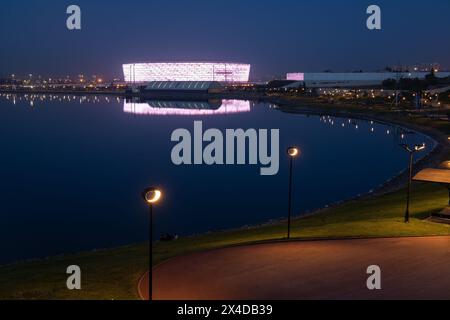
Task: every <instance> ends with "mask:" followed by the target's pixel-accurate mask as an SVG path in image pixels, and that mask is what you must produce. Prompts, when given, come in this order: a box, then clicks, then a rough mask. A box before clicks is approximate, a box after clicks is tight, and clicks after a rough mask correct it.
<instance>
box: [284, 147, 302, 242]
mask: <svg viewBox="0 0 450 320" xmlns="http://www.w3.org/2000/svg"><path fill="white" fill-rule="evenodd" d="M287 154H288V156H289V205H288V229H287V238H288V239H290V238H291V211H292V162H293V160H294V158H295V157H297V156H298V155H299V154H300V149H298V148H297V147H289V148H288V149H287Z"/></svg>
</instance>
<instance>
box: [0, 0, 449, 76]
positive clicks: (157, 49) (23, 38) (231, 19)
mask: <svg viewBox="0 0 450 320" xmlns="http://www.w3.org/2000/svg"><path fill="white" fill-rule="evenodd" d="M70 4H77V5H79V6H80V7H81V11H82V30H80V31H69V30H68V29H67V28H66V18H67V14H66V8H67V6H68V5H70ZM371 4H377V5H379V6H380V7H381V9H382V30H381V31H369V30H368V29H367V28H366V19H367V17H368V15H367V14H366V13H365V11H366V8H367V7H368V6H369V5H371ZM449 13H450V1H448V0H430V1H392V0H390V1H387V0H376V1H365V0H359V1H358V0H345V1H332V0H319V1H317V0H315V1H300V0H284V1H274V0H258V1H253V0H226V1H222V0H214V1H213V0H192V1H181V0H173V1H170V0H152V1H149V0H146V1H144V0H128V1H120V2H119V1H106V0H95V1H92V0H89V1H88V0H75V1H61V0H40V1H36V0H33V1H31V0H27V1H25V0H15V1H8V2H2V4H1V6H0V40H1V41H0V76H7V75H10V74H12V73H15V74H17V75H24V74H28V73H33V74H41V75H43V76H65V75H77V74H79V73H84V74H86V75H92V74H102V75H103V76H107V77H111V76H120V77H121V76H122V72H121V64H122V63H128V62H142V61H149V62H150V61H201V60H212V61H236V62H245V63H250V64H252V76H253V77H264V76H268V75H283V74H285V73H286V72H292V71H323V70H325V69H331V70H333V71H354V70H360V69H363V70H366V71H373V70H378V69H382V68H384V67H385V66H387V65H395V64H398V63H400V64H403V65H408V64H415V63H426V62H439V63H441V64H442V66H443V67H446V68H450V41H448V40H449V33H448V32H449V30H450V19H449Z"/></svg>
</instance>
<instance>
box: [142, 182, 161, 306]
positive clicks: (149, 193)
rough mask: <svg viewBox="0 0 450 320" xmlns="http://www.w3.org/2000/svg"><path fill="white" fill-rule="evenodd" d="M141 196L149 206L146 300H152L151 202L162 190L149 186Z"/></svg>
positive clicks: (158, 196)
mask: <svg viewBox="0 0 450 320" xmlns="http://www.w3.org/2000/svg"><path fill="white" fill-rule="evenodd" d="M142 197H143V198H144V200H145V202H146V203H147V204H148V207H149V214H150V216H149V225H148V226H149V228H148V232H149V245H148V255H149V271H148V300H150V301H152V292H153V290H152V280H153V270H152V266H153V204H155V203H157V202H158V201H159V200H160V199H161V197H162V192H161V190H159V189H158V188H155V187H149V188H146V189H145V190H144V191H143V192H142Z"/></svg>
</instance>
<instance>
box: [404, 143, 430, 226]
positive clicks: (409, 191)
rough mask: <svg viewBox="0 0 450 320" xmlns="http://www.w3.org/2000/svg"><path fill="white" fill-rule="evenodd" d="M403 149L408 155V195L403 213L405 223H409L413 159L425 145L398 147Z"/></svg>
mask: <svg viewBox="0 0 450 320" xmlns="http://www.w3.org/2000/svg"><path fill="white" fill-rule="evenodd" d="M400 146H401V147H402V148H403V149H405V150H406V151H407V152H408V153H409V179H408V191H407V192H408V193H407V196H406V211H405V223H408V222H409V198H410V194H411V181H412V167H413V158H414V154H415V153H416V152H419V151H422V150H423V149H425V143H423V144H416V145H415V146H414V147H412V148H411V147H410V146H408V145H407V144H401V145H400Z"/></svg>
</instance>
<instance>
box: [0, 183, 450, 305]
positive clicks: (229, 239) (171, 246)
mask: <svg viewBox="0 0 450 320" xmlns="http://www.w3.org/2000/svg"><path fill="white" fill-rule="evenodd" d="M447 202H448V193H447V190H446V189H445V188H444V187H442V186H437V185H431V184H415V185H414V190H413V195H412V204H411V222H410V223H409V224H404V223H403V213H404V207H405V191H399V192H394V193H391V194H387V195H383V196H379V197H376V198H373V199H368V200H359V201H354V202H349V203H346V204H343V205H341V206H339V207H336V208H331V209H327V210H324V211H322V212H320V213H319V214H317V215H314V216H310V217H307V218H303V219H296V220H295V222H294V223H293V228H292V234H293V236H294V237H297V238H301V239H308V238H322V237H324V238H335V237H388V236H425V235H430V236H431V235H449V234H450V232H449V231H450V226H448V225H443V224H437V223H432V222H428V221H425V220H424V218H426V217H428V216H429V215H430V213H432V212H438V211H439V210H441V209H442V208H443V207H445V206H446V205H447ZM275 216H276V214H275ZM285 234H286V226H285V224H284V223H283V224H277V225H265V226H261V227H255V228H251V229H246V230H239V231H229V232H219V233H212V234H207V235H202V236H197V237H192V238H183V239H180V240H177V241H173V242H167V243H158V244H157V245H156V247H155V258H154V260H155V263H159V262H161V261H163V260H165V259H168V258H170V257H173V256H176V255H180V254H185V253H189V252H195V251H199V250H205V249H212V248H219V247H223V246H228V245H234V244H242V243H248V242H254V241H264V240H270V239H280V238H283V237H284V236H285ZM146 263H147V247H146V244H137V245H132V246H127V247H121V248H115V249H109V250H102V251H95V252H86V253H80V254H76V255H71V256H63V257H54V258H51V259H48V260H43V261H36V262H28V263H20V264H16V265H11V266H4V267H0V299H137V298H138V296H137V292H136V284H137V281H138V279H139V277H140V276H141V275H142V273H143V272H144V271H145V270H146V268H147V265H146ZM72 264H76V265H79V266H80V267H81V269H82V290H81V291H76V292H71V291H69V290H67V289H66V286H65V283H66V274H65V270H66V268H67V266H69V265H72Z"/></svg>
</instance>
